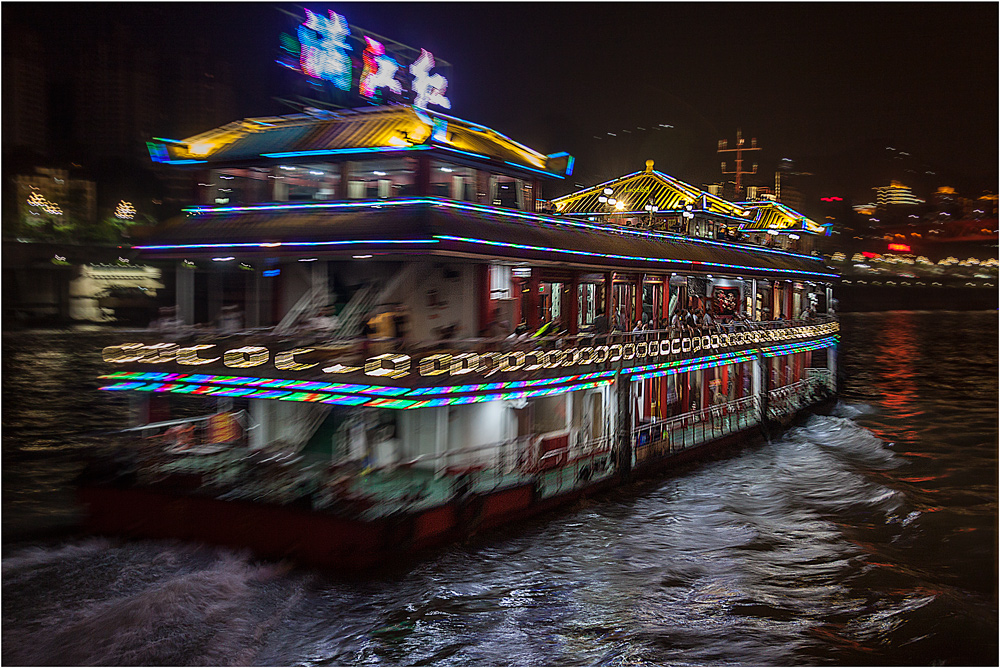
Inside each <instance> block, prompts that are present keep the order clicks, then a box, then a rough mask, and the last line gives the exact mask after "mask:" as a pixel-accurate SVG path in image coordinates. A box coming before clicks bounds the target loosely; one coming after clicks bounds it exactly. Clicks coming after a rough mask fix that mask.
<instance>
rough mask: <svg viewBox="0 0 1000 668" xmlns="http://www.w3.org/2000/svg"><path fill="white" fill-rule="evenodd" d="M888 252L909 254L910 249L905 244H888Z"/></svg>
mask: <svg viewBox="0 0 1000 668" xmlns="http://www.w3.org/2000/svg"><path fill="white" fill-rule="evenodd" d="M889 250H891V251H900V252H901V253H909V252H910V247H909V246H907V245H906V244H889Z"/></svg>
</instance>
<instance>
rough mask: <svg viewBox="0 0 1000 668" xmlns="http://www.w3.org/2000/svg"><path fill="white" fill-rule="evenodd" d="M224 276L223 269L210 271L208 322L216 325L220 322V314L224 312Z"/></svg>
mask: <svg viewBox="0 0 1000 668" xmlns="http://www.w3.org/2000/svg"><path fill="white" fill-rule="evenodd" d="M223 278H224V276H223V275H222V272H221V271H212V270H209V272H208V322H210V323H214V324H215V325H216V326H217V325H218V322H219V314H220V313H222V298H223V295H222V282H223Z"/></svg>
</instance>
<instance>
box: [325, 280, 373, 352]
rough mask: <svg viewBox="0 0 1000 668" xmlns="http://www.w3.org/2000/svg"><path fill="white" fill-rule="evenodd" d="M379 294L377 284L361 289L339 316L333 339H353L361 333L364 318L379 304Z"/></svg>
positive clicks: (366, 285) (369, 284)
mask: <svg viewBox="0 0 1000 668" xmlns="http://www.w3.org/2000/svg"><path fill="white" fill-rule="evenodd" d="M379 294H380V291H379V285H378V283H376V282H372V283H366V284H365V285H363V286H362V287H360V288H359V289H358V291H357V292H355V293H354V296H353V297H351V301H349V302H347V305H346V306H344V309H343V310H342V311H341V312H340V314H339V315H338V316H337V319H338V321H339V322H338V324H337V329H335V330H334V332H333V338H336V339H352V338H354V337H356V336H357V335H358V334H359V333H360V332H361V324H362V322H363V321H364V318H365V317H366V316H367V315H368V314H369V313H371V312H372V309H373V308H375V305H376V304H378V296H379Z"/></svg>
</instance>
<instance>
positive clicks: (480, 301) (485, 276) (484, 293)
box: [476, 264, 493, 336]
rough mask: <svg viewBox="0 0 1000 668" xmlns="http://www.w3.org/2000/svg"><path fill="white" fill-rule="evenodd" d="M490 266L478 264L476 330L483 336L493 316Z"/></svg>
mask: <svg viewBox="0 0 1000 668" xmlns="http://www.w3.org/2000/svg"><path fill="white" fill-rule="evenodd" d="M490 296H491V294H490V266H489V265H488V264H479V265H476V302H477V303H476V307H477V310H476V312H477V318H478V323H477V327H476V331H477V332H478V333H479V335H480V336H482V335H483V334H484V333H485V334H486V336H489V335H490V334H489V332H486V331H485V330H486V328H487V325H489V324H490V322H492V320H493V318H492V317H491V313H490Z"/></svg>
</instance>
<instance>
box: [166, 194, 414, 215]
mask: <svg viewBox="0 0 1000 668" xmlns="http://www.w3.org/2000/svg"><path fill="white" fill-rule="evenodd" d="M428 203H430V200H427V199H421V198H407V199H394V200H364V201H358V202H308V203H300V204H285V203H282V204H248V205H246V206H216V207H206V206H192V207H188V208H186V209H184V210H183V211H184V213H190V214H195V215H200V214H214V213H235V212H240V211H287V210H292V209H345V208H346V209H358V208H369V209H378V208H381V207H384V206H389V205H392V206H399V205H405V204H428Z"/></svg>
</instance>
